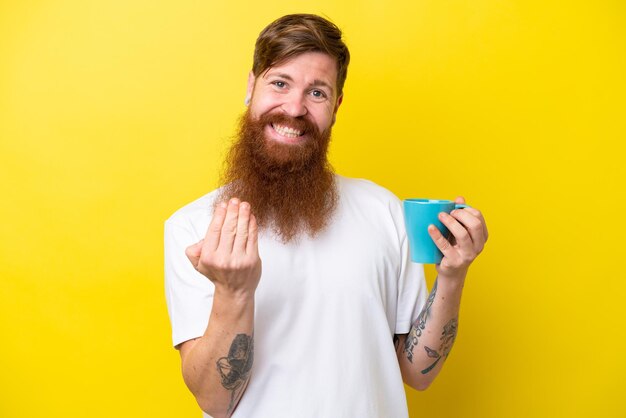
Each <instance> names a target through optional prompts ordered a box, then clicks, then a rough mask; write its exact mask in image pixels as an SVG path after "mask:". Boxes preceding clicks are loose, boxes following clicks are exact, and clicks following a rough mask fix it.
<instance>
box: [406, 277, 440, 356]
mask: <svg viewBox="0 0 626 418" xmlns="http://www.w3.org/2000/svg"><path fill="white" fill-rule="evenodd" d="M436 294H437V280H435V284H434V285H433V289H432V290H431V291H430V295H428V300H427V301H426V306H424V309H422V312H421V313H420V314H419V316H418V317H417V321H415V322H414V323H413V325H411V329H410V330H409V333H408V335H407V336H406V340H405V341H404V352H405V353H406V357H407V358H408V359H409V361H410V362H411V363H413V349H414V348H415V346H416V345H417V343H418V340H419V338H420V337H421V336H422V332H423V331H424V328H426V320H427V319H428V317H429V316H430V307H431V306H432V305H433V302H434V301H435V295H436Z"/></svg>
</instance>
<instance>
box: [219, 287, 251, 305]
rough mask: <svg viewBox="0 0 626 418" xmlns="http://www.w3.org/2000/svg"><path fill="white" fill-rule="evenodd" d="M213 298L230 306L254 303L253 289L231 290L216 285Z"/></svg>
mask: <svg viewBox="0 0 626 418" xmlns="http://www.w3.org/2000/svg"><path fill="white" fill-rule="evenodd" d="M213 298H214V300H219V301H220V302H224V303H227V304H228V305H231V306H247V305H250V304H253V303H254V291H247V290H233V289H228V288H225V287H222V286H219V287H218V286H216V287H215V294H214V296H213ZM214 303H215V302H214Z"/></svg>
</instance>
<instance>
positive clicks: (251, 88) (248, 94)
mask: <svg viewBox="0 0 626 418" xmlns="http://www.w3.org/2000/svg"><path fill="white" fill-rule="evenodd" d="M255 82H256V77H255V76H254V73H253V72H252V70H250V74H248V87H247V88H246V106H247V105H248V104H250V99H252V92H253V91H254V83H255Z"/></svg>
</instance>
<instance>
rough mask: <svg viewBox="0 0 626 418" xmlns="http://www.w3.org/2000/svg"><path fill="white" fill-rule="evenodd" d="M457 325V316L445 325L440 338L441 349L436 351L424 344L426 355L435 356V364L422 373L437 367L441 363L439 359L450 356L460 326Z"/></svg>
mask: <svg viewBox="0 0 626 418" xmlns="http://www.w3.org/2000/svg"><path fill="white" fill-rule="evenodd" d="M457 325H458V320H457V318H453V319H451V320H450V321H449V322H448V323H447V324H446V325H444V327H443V332H442V333H441V338H440V340H441V345H440V346H439V351H435V350H433V349H432V348H430V347H426V346H424V350H426V355H428V357H430V358H434V359H435V361H434V362H433V364H431V365H430V366H428V367H427V368H425V369H424V370H422V374H426V373H428V372H429V371H431V370H432V369H434V368H435V366H436V365H437V363H439V360H441V359H442V358H446V357H448V354H450V350H452V345H453V344H454V340H455V338H456V333H457V328H458V327H457Z"/></svg>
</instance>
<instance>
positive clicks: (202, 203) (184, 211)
mask: <svg viewBox="0 0 626 418" xmlns="http://www.w3.org/2000/svg"><path fill="white" fill-rule="evenodd" d="M219 190H220V189H216V190H213V191H212V192H210V193H207V194H205V195H204V196H202V197H200V198H198V199H196V200H194V201H192V202H190V203H188V204H186V205H185V206H183V207H181V208H180V209H178V210H177V211H176V212H174V213H173V214H172V215H171V216H170V217H169V218H168V219H167V220H166V221H165V226H166V228H167V227H178V228H184V229H187V230H189V231H198V232H201V231H205V230H206V227H207V225H208V224H209V222H210V220H211V218H212V217H213V204H214V202H215V199H216V198H217V196H218V193H219Z"/></svg>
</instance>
